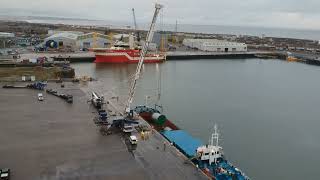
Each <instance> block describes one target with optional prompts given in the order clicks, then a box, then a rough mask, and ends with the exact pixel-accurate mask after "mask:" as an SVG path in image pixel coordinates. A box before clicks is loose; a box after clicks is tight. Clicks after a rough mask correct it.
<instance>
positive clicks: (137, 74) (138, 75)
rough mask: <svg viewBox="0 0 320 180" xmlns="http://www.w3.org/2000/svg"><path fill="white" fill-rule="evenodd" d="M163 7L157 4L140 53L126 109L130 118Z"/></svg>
mask: <svg viewBox="0 0 320 180" xmlns="http://www.w3.org/2000/svg"><path fill="white" fill-rule="evenodd" d="M162 7H163V6H162V5H161V4H157V3H156V5H155V11H154V14H153V18H152V22H151V25H150V29H149V31H148V34H147V37H146V42H145V44H144V46H143V48H142V50H141V53H140V60H139V63H138V66H137V69H136V73H135V75H134V80H133V82H132V84H131V88H130V91H129V98H128V101H127V104H126V107H125V114H126V115H128V116H129V115H130V110H131V104H132V101H133V98H134V94H135V90H136V86H137V82H138V79H139V77H140V72H141V68H142V65H143V61H144V57H145V55H146V53H147V51H148V47H149V44H150V42H151V41H152V38H153V35H154V28H155V24H156V21H157V17H158V15H159V12H160V9H161V8H162Z"/></svg>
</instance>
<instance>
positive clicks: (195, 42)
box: [183, 39, 247, 52]
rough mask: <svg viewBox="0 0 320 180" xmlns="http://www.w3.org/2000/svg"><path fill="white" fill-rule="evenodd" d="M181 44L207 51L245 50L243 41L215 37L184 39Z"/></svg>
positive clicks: (245, 46)
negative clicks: (223, 39)
mask: <svg viewBox="0 0 320 180" xmlns="http://www.w3.org/2000/svg"><path fill="white" fill-rule="evenodd" d="M183 45H184V46H187V47H189V48H192V49H198V50H201V51H208V52H246V51H247V45H246V44H245V43H237V42H228V41H221V40H216V39H184V40H183Z"/></svg>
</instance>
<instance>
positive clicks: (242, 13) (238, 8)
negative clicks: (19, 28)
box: [0, 0, 320, 30]
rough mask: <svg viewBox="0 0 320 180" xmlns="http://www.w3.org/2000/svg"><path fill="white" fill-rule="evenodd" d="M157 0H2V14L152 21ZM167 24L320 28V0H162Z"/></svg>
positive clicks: (0, 1) (0, 11) (0, 8)
mask: <svg viewBox="0 0 320 180" xmlns="http://www.w3.org/2000/svg"><path fill="white" fill-rule="evenodd" d="M154 2H155V1H154V0H0V14H2V15H4V14H8V15H34V16H56V17H72V18H85V19H99V20H116V21H118V20H119V21H127V22H131V21H132V14H131V8H135V9H136V16H137V19H138V21H139V22H149V21H150V19H151V16H152V13H153V10H154V5H153V4H154ZM158 2H160V3H161V4H163V5H164V6H165V9H164V15H163V19H164V23H170V24H174V22H175V20H176V19H177V20H178V21H179V23H181V24H204V25H235V26H260V27H280V28H296V29H317V30H320V0H242V1H241V0H227V1H223V0H219V1H218V0H159V1H158Z"/></svg>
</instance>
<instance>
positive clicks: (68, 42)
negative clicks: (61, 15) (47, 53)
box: [44, 32, 78, 51]
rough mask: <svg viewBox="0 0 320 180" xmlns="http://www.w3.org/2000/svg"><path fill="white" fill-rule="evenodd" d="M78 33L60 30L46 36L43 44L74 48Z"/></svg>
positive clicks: (53, 46)
mask: <svg viewBox="0 0 320 180" xmlns="http://www.w3.org/2000/svg"><path fill="white" fill-rule="evenodd" d="M77 38H78V35H77V34H74V33H70V32H62V33H58V34H54V35H52V36H49V37H47V38H46V39H45V40H44V43H45V46H46V47H48V48H59V49H67V50H71V51H75V50H76V44H77Z"/></svg>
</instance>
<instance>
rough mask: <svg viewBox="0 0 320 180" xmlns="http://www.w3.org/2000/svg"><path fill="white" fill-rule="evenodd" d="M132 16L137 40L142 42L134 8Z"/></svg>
mask: <svg viewBox="0 0 320 180" xmlns="http://www.w3.org/2000/svg"><path fill="white" fill-rule="evenodd" d="M132 16H133V23H134V31H135V33H136V34H137V41H138V42H140V32H139V31H138V25H137V19H136V13H135V11H134V8H132Z"/></svg>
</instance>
